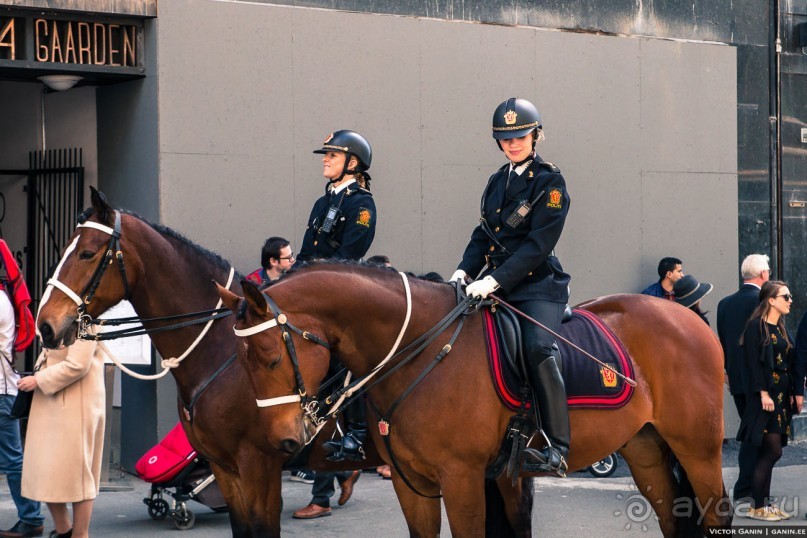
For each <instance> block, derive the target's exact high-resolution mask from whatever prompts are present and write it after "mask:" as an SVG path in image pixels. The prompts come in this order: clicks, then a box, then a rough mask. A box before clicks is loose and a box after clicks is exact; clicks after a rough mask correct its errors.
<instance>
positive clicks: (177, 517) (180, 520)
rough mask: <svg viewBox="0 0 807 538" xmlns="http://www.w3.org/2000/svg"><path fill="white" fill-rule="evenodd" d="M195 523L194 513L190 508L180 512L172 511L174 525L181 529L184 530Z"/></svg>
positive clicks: (190, 527)
mask: <svg viewBox="0 0 807 538" xmlns="http://www.w3.org/2000/svg"><path fill="white" fill-rule="evenodd" d="M195 523H196V514H194V513H193V512H192V511H190V510H187V509H186V510H183V511H182V512H176V513H174V527H176V528H177V529H179V530H181V531H186V530H189V529H192V528H193V525H194V524H195Z"/></svg>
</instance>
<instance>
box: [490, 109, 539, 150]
mask: <svg viewBox="0 0 807 538" xmlns="http://www.w3.org/2000/svg"><path fill="white" fill-rule="evenodd" d="M540 128H541V115H540V114H539V113H538V109H537V108H535V105H533V104H532V103H530V102H529V101H527V100H526V99H519V98H517V97H511V98H510V99H508V100H507V101H504V102H502V104H500V105H499V106H497V107H496V111H495V112H494V113H493V138H494V139H495V140H496V144H499V140H505V139H508V138H521V137H522V136H525V135H528V134H529V133H531V132H532V131H535V130H536V129H540ZM535 138H536V140H537V138H538V137H537V136H536V137H535ZM534 143H535V141H533V144H534ZM499 149H501V144H499Z"/></svg>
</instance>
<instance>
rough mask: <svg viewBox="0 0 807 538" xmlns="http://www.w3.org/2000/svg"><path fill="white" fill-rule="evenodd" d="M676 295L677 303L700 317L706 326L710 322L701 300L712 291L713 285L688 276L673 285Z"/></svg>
mask: <svg viewBox="0 0 807 538" xmlns="http://www.w3.org/2000/svg"><path fill="white" fill-rule="evenodd" d="M673 291H674V293H675V302H676V303H678V304H680V305H681V306H685V307H686V308H689V309H690V310H692V311H693V312H695V313H696V314H697V315H698V317H700V318H701V319H702V320H703V321H704V322H706V325H710V324H709V320H708V319H707V318H706V314H708V312H704V311H702V310H701V307H700V305H701V299H703V298H704V297H705V296H706V295H707V294H708V293H710V292H711V291H712V285H711V284H709V283H708V282H698V279H697V278H695V277H694V276H692V275H686V276H683V277H681V278H679V279H678V281H677V282H676V283H675V284H674V285H673Z"/></svg>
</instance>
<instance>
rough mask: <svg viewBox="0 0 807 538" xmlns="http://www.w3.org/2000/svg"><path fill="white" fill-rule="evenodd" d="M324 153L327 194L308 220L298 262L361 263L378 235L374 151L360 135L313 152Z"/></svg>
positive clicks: (338, 136) (340, 136) (343, 136)
mask: <svg viewBox="0 0 807 538" xmlns="http://www.w3.org/2000/svg"><path fill="white" fill-rule="evenodd" d="M314 153H321V154H323V155H324V157H323V158H322V167H323V170H322V175H323V176H325V177H326V178H328V181H329V183H328V184H327V185H326V187H325V194H324V195H323V196H322V197H321V198H319V200H317V201H316V203H315V204H314V208H313V209H312V210H311V216H310V217H309V218H308V228H306V230H305V237H304V238H303V246H302V248H301V249H300V254H299V255H298V256H297V262H298V263H299V262H305V261H310V260H312V259H316V258H337V259H342V260H359V259H360V258H361V257H362V256H364V255H365V254H366V253H367V251H368V250H369V248H370V245H371V244H372V242H373V237H374V236H375V223H376V212H375V204H374V203H373V195H372V194H370V175H369V174H368V173H367V170H368V169H369V168H370V163H371V161H372V160H373V150H372V149H371V148H370V144H369V143H368V142H367V140H366V139H365V138H364V137H363V136H362V135H360V134H359V133H357V132H355V131H347V130H345V131H336V132H335V133H333V134H332V135H330V136H329V137H328V138H327V139H326V140H325V142H324V143H323V144H322V148H321V149H318V150H316V151H314Z"/></svg>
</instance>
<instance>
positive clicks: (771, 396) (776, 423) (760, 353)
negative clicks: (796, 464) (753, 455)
mask: <svg viewBox="0 0 807 538" xmlns="http://www.w3.org/2000/svg"><path fill="white" fill-rule="evenodd" d="M759 299H760V302H759V305H758V306H757V308H756V309H754V312H753V313H752V314H751V318H750V319H749V321H748V324H747V325H746V329H745V332H744V333H743V336H742V338H741V341H740V343H741V345H742V346H743V348H744V351H745V362H746V368H747V369H748V391H747V394H748V403H747V404H746V408H745V414H744V415H743V417H742V421H741V423H740V429H739V431H738V432H737V439H738V440H740V441H743V442H746V443H751V444H753V445H754V446H757V447H758V449H757V450H758V453H757V465H756V468H755V469H754V474H753V478H752V482H751V496H752V498H753V504H754V508H753V509H751V510H750V511H749V513H748V517H750V518H752V519H760V520H763V521H780V520H782V519H787V518H789V517H790V515H789V514H787V513H785V512H784V511H783V510H782V509H781V508H779V507H778V506H776V505H775V504H773V503H771V502H770V490H771V476H772V474H773V466H774V465H775V464H776V462H777V461H779V458H781V457H782V447H783V446H785V445H786V444H787V438H788V436H789V435H790V421H791V418H792V417H793V413H794V412H797V411H796V410H797V409H799V408H800V407H801V403H802V400H803V393H804V368H803V366H802V367H798V365H796V364H795V353H794V352H793V344H792V343H791V340H790V337H789V335H788V334H787V329H786V328H785V315H787V314H788V313H789V312H790V306H791V304H792V302H793V296H792V295H790V290H789V289H788V288H787V285H786V284H785V283H784V282H780V281H776V280H771V281H768V282H766V283H765V284H763V286H762V289H761V290H760V292H759Z"/></svg>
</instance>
